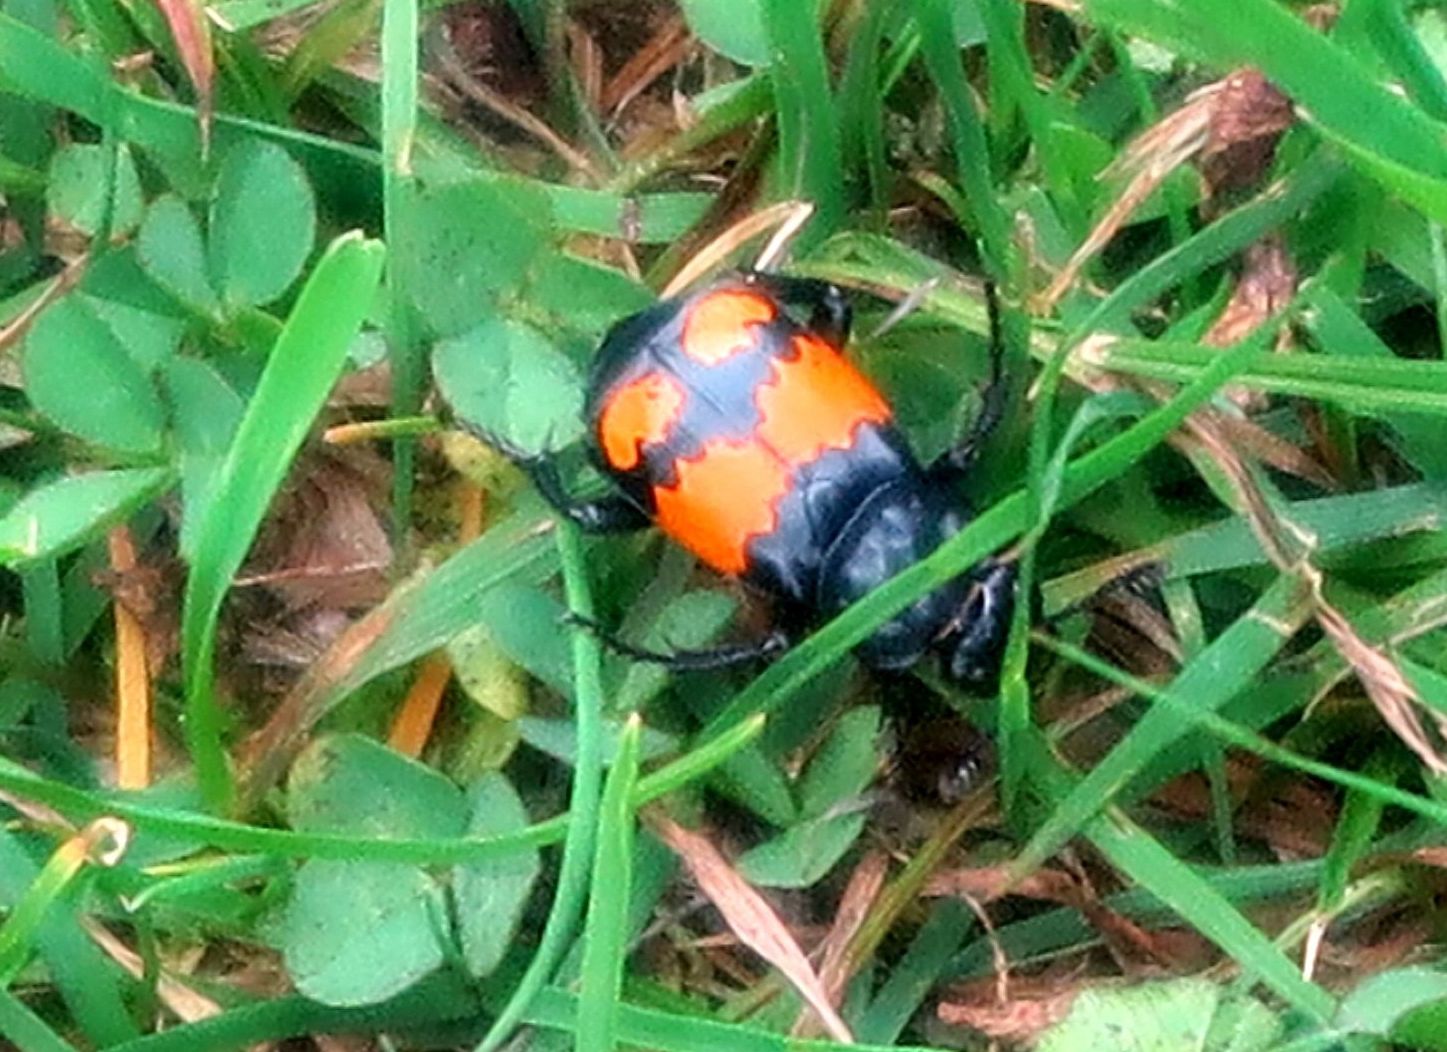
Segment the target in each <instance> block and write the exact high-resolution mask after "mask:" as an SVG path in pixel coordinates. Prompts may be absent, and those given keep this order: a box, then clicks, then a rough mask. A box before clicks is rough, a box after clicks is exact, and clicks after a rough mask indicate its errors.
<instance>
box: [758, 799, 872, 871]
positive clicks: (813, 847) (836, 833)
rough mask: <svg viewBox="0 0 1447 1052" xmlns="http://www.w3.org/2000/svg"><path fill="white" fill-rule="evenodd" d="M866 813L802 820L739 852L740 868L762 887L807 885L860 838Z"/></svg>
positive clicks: (828, 868)
mask: <svg viewBox="0 0 1447 1052" xmlns="http://www.w3.org/2000/svg"><path fill="white" fill-rule="evenodd" d="M866 817H867V816H866V815H864V814H863V813H855V814H844V815H830V816H826V817H824V818H815V819H812V820H810V821H808V822H800V823H799V824H798V825H796V826H793V827H791V828H790V829H787V830H785V832H784V833H783V834H782V835H780V836H777V837H774V838H773V839H772V840H766V841H764V843H762V844H760V845H758V846H757V847H755V848H752V849H750V850H748V851H745V852H744V853H743V854H742V855H740V856H739V859H738V870H739V872H740V873H741V874H743V876H744V878H745V879H746V880H748V881H749V882H750V883H753V884H757V885H759V886H760V887H765V888H807V887H809V886H810V885H811V884H813V883H814V882H815V881H817V880H819V878H821V877H822V876H824V874H826V873H828V872H829V871H830V870H831V869H833V868H834V864H835V863H836V862H838V861H839V859H840V858H841V857H843V855H844V852H846V851H848V850H849V848H850V846H851V845H853V843H854V841H856V840H858V839H859V834H860V833H861V832H863V831H864V821H865V818H866Z"/></svg>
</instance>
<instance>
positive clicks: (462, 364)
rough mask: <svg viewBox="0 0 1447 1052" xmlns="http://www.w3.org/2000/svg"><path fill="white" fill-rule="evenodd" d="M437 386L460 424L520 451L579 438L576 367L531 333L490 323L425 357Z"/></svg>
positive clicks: (579, 395) (526, 327) (515, 324)
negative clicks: (502, 441) (427, 358)
mask: <svg viewBox="0 0 1447 1052" xmlns="http://www.w3.org/2000/svg"><path fill="white" fill-rule="evenodd" d="M432 369H433V372H434V373H435V375H436V378H437V386H438V387H439V388H440V389H441V391H442V396H443V397H444V398H445V399H447V401H448V403H449V404H450V405H451V406H452V409H453V412H455V413H456V414H457V415H458V416H459V417H460V418H461V419H463V420H465V421H467V422H468V423H469V424H472V425H475V426H477V427H479V428H481V429H482V430H484V431H486V432H488V433H489V434H493V435H497V436H498V437H499V438H501V439H503V440H504V441H507V442H510V443H512V444H513V445H515V446H517V447H519V448H521V449H525V450H541V449H545V448H549V449H560V448H562V447H564V446H566V445H568V444H570V443H572V442H573V441H575V440H577V439H578V438H579V437H580V436H581V435H582V430H583V425H582V412H583V386H582V381H581V379H580V378H579V376H578V372H577V369H575V368H574V366H573V363H572V362H571V361H569V360H568V359H567V358H566V357H565V356H564V355H563V354H562V352H560V351H558V350H556V349H555V348H554V347H553V345H552V343H551V342H550V341H549V340H548V339H547V337H545V336H544V335H543V334H542V333H540V332H539V331H538V330H537V329H534V328H533V327H532V326H530V325H527V324H526V323H524V322H520V321H508V320H505V319H501V318H498V319H495V320H493V321H490V322H487V323H484V324H482V325H479V326H478V327H477V328H475V329H472V330H471V331H469V332H467V333H465V334H463V335H461V336H457V337H454V338H453V339H450V340H444V341H442V342H441V343H439V344H438V345H437V347H436V349H435V350H434V351H433V352H432Z"/></svg>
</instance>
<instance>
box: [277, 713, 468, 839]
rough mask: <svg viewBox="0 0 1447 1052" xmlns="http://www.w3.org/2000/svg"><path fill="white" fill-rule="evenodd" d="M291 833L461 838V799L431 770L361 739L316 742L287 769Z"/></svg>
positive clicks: (464, 814)
mask: <svg viewBox="0 0 1447 1052" xmlns="http://www.w3.org/2000/svg"><path fill="white" fill-rule="evenodd" d="M286 810H287V818H288V819H289V820H290V822H291V825H292V827H293V828H294V829H299V830H309V831H315V832H329V833H365V834H368V835H370V836H377V837H393V838H403V837H451V836H460V835H461V834H462V829H463V826H464V825H465V823H466V821H467V812H466V808H465V806H464V804H463V800H462V794H461V793H460V792H458V790H457V787H456V786H455V785H453V784H452V783H451V782H449V781H448V780H447V779H446V778H443V777H442V776H441V775H440V774H438V773H437V772H436V771H434V770H433V769H432V768H430V767H426V766H423V765H422V764H420V763H418V762H417V761H415V760H411V759H408V758H407V757H405V756H403V755H402V754H401V753H398V752H394V751H392V750H391V749H389V748H387V747H386V746H385V745H381V744H379V743H377V742H375V741H372V740H371V739H370V738H364V737H362V736H361V735H359V734H339V735H333V736H330V737H326V738H321V739H318V740H317V741H316V742H315V743H314V744H313V745H312V746H311V748H309V749H307V751H306V752H304V753H302V755H301V756H300V757H298V758H297V761H296V764H295V765H294V766H293V767H292V769H291V781H290V783H289V784H288V794H287V801H286Z"/></svg>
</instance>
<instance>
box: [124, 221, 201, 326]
mask: <svg viewBox="0 0 1447 1052" xmlns="http://www.w3.org/2000/svg"><path fill="white" fill-rule="evenodd" d="M136 255H137V258H138V259H139V260H140V263H141V269H143V270H144V271H145V272H146V273H147V274H148V275H149V276H150V278H151V280H152V281H154V282H155V283H156V284H157V285H160V286H161V288H163V289H165V290H166V291H167V292H169V293H170V294H171V295H172V296H175V297H176V299H178V300H180V301H181V302H182V303H184V304H185V305H186V306H188V307H190V308H191V309H192V310H194V311H197V312H198V313H200V314H205V315H208V316H214V315H216V314H219V313H220V311H221V303H220V301H219V300H218V299H217V298H216V290H215V289H213V288H212V287H211V277H210V274H209V273H208V272H207V269H206V246H205V243H204V242H203V241H202V238H201V225H200V224H199V223H197V222H196V217H195V216H194V215H192V214H191V209H190V208H188V207H187V206H186V202H184V201H182V200H181V199H180V198H179V197H177V196H175V195H174V194H166V195H165V196H163V197H158V198H157V199H156V200H155V201H153V202H151V207H150V208H148V209H147V210H146V218H145V221H144V222H143V223H142V224H141V232H140V235H139V236H138V237H137V239H136Z"/></svg>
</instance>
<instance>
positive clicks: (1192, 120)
mask: <svg viewBox="0 0 1447 1052" xmlns="http://www.w3.org/2000/svg"><path fill="white" fill-rule="evenodd" d="M1293 116H1294V113H1293V109H1292V106H1291V101H1290V100H1289V99H1287V98H1286V97H1285V96H1284V95H1282V94H1281V93H1280V92H1279V91H1277V90H1276V89H1275V88H1274V87H1272V86H1271V84H1270V83H1269V82H1268V81H1267V80H1266V79H1265V78H1264V77H1263V76H1262V75H1261V74H1260V73H1259V72H1258V71H1256V70H1254V69H1243V70H1238V71H1236V72H1235V73H1232V74H1231V75H1230V76H1228V77H1226V78H1224V79H1223V80H1218V81H1215V82H1213V83H1211V84H1207V85H1206V86H1205V87H1203V88H1200V89H1199V90H1197V91H1195V92H1192V93H1191V95H1190V96H1189V97H1187V99H1186V101H1185V103H1184V104H1183V105H1182V106H1181V108H1180V109H1178V110H1176V111H1175V112H1174V113H1171V114H1168V115H1167V116H1165V117H1163V118H1161V120H1159V121H1157V122H1156V124H1155V125H1153V126H1152V127H1150V128H1148V129H1146V131H1144V132H1142V133H1141V134H1140V135H1139V136H1138V137H1137V138H1136V139H1135V141H1134V142H1132V143H1131V144H1130V146H1129V147H1127V148H1126V150H1125V152H1124V153H1122V154H1121V156H1120V158H1119V159H1118V160H1116V161H1115V162H1114V163H1112V164H1111V165H1110V167H1108V168H1107V169H1106V170H1105V171H1104V172H1102V173H1101V177H1102V178H1112V177H1122V176H1123V177H1127V178H1128V181H1127V183H1126V186H1125V188H1124V189H1123V190H1122V191H1121V193H1120V195H1119V196H1118V197H1117V198H1116V199H1115V201H1114V202H1113V203H1112V204H1111V206H1110V208H1108V209H1107V210H1106V213H1105V215H1104V216H1102V217H1101V219H1100V221H1099V222H1098V223H1097V224H1096V225H1095V228H1094V229H1093V230H1092V231H1091V232H1090V234H1089V235H1088V236H1087V237H1086V239H1085V241H1084V242H1082V243H1081V245H1080V247H1079V248H1078V249H1076V250H1075V253H1074V254H1073V255H1072V256H1071V257H1070V259H1069V261H1068V262H1067V263H1066V264H1065V266H1064V267H1063V268H1061V270H1060V273H1059V274H1057V275H1056V276H1055V279H1054V280H1053V281H1052V282H1051V283H1050V286H1049V287H1048V288H1047V289H1046V290H1045V291H1044V292H1042V293H1041V294H1040V295H1039V296H1037V297H1036V299H1035V302H1034V305H1033V306H1034V309H1035V310H1036V311H1037V312H1038V313H1046V312H1048V311H1049V310H1051V309H1052V308H1053V307H1054V306H1055V304H1056V303H1057V302H1059V300H1060V298H1061V297H1062V296H1064V295H1065V293H1066V292H1067V291H1069V289H1070V287H1071V286H1072V285H1074V284H1075V282H1076V281H1077V279H1078V278H1079V276H1080V272H1081V271H1082V270H1083V269H1084V267H1085V265H1086V263H1088V262H1089V261H1090V260H1091V259H1093V258H1094V257H1095V255H1096V254H1097V253H1098V252H1100V250H1101V249H1103V248H1104V247H1105V246H1106V245H1107V244H1109V243H1110V240H1111V238H1113V237H1115V235H1116V233H1117V232H1118V231H1119V230H1120V228H1121V227H1123V226H1124V225H1125V223H1126V221H1127V220H1129V218H1130V217H1131V215H1133V214H1134V213H1135V211H1136V209H1138V208H1139V207H1140V206H1141V205H1142V204H1144V203H1145V201H1146V199H1147V198H1149V197H1150V196H1151V194H1153V193H1155V192H1156V190H1158V189H1159V188H1160V186H1161V184H1163V183H1164V182H1165V181H1166V177H1167V176H1169V175H1170V174H1171V173H1172V172H1173V171H1175V170H1176V169H1177V168H1179V167H1180V166H1181V165H1183V164H1185V163H1186V162H1187V161H1189V160H1191V159H1192V158H1199V159H1200V161H1201V166H1202V169H1203V176H1204V178H1205V180H1206V188H1207V191H1208V194H1207V196H1208V197H1211V196H1214V195H1216V194H1218V193H1220V192H1222V191H1224V190H1228V189H1235V188H1237V187H1241V186H1248V185H1251V184H1254V183H1255V182H1257V181H1258V180H1259V179H1260V178H1261V176H1262V175H1263V174H1264V173H1265V170H1266V167H1267V166H1268V165H1269V164H1270V162H1271V159H1272V157H1273V156H1274V151H1275V148H1276V142H1277V140H1278V139H1279V138H1280V136H1281V133H1282V132H1283V131H1284V130H1285V129H1286V128H1287V127H1289V126H1290V124H1291V122H1292V119H1293Z"/></svg>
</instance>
